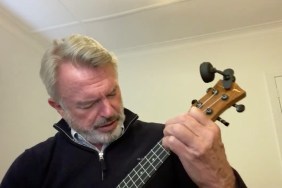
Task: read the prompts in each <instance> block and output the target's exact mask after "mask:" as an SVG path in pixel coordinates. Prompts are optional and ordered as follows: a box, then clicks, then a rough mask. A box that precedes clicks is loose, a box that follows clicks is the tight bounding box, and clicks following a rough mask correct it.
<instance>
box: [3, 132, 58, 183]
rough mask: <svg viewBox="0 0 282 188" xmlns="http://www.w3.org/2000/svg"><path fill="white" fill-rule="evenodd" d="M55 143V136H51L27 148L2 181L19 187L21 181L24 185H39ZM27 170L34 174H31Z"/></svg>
mask: <svg viewBox="0 0 282 188" xmlns="http://www.w3.org/2000/svg"><path fill="white" fill-rule="evenodd" d="M54 143H55V137H51V138H49V139H47V140H46V141H44V142H41V143H39V144H37V145H35V146H33V147H31V148H29V149H26V150H25V151H24V152H23V153H22V154H21V155H19V156H18V157H17V158H16V160H15V161H14V162H13V163H12V165H11V166H10V168H9V169H8V171H7V173H6V175H5V176H4V178H3V181H2V183H3V185H14V187H17V184H18V183H21V184H22V185H21V186H23V187H24V185H25V184H29V185H38V183H39V181H40V179H41V178H40V177H42V173H43V171H44V169H45V168H46V166H47V165H48V160H49V159H50V153H51V152H50V151H51V150H52V148H53V146H54ZM27 172H30V173H32V174H33V175H32V176H31V175H30V173H27ZM33 176H34V177H33ZM12 187H13V186H12Z"/></svg>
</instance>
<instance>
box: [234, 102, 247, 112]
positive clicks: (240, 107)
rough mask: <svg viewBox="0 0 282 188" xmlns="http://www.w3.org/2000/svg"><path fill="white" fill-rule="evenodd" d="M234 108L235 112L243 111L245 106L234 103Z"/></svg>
mask: <svg viewBox="0 0 282 188" xmlns="http://www.w3.org/2000/svg"><path fill="white" fill-rule="evenodd" d="M232 106H234V107H235V108H236V111H237V112H244V111H245V106H244V105H243V104H234V105H232Z"/></svg>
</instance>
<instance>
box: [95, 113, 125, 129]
mask: <svg viewBox="0 0 282 188" xmlns="http://www.w3.org/2000/svg"><path fill="white" fill-rule="evenodd" d="M120 119H121V115H114V116H111V117H106V118H100V119H99V120H97V122H95V124H94V128H99V127H103V126H105V125H107V124H110V123H112V122H114V121H119V120H120Z"/></svg>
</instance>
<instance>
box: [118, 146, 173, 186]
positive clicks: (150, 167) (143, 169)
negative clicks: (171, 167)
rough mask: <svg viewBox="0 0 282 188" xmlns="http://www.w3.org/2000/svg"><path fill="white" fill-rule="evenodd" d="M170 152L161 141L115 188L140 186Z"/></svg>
mask: <svg viewBox="0 0 282 188" xmlns="http://www.w3.org/2000/svg"><path fill="white" fill-rule="evenodd" d="M169 155H170V152H169V151H168V150H166V149H165V148H164V147H163V146H162V144H161V141H159V142H158V143H157V145H155V147H154V148H153V149H151V150H150V152H149V153H148V154H147V155H146V156H145V157H144V158H143V159H142V160H141V161H140V162H139V163H138V164H137V166H136V167H134V168H133V170H132V171H131V172H130V173H129V174H128V175H127V176H126V177H125V178H124V179H123V180H122V182H121V183H120V184H119V185H118V186H117V188H140V187H142V186H143V185H144V184H145V183H146V182H147V181H148V180H149V179H150V177H151V176H152V175H153V174H154V173H155V172H156V171H157V169H158V168H159V167H160V166H161V165H162V163H163V162H164V161H165V160H166V158H167V157H168V156H169Z"/></svg>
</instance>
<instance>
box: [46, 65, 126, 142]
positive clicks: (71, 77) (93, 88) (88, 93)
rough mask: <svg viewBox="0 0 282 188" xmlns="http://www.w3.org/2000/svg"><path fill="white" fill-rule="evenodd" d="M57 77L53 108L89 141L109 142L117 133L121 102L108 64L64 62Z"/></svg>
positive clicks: (112, 72)
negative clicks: (55, 106)
mask: <svg viewBox="0 0 282 188" xmlns="http://www.w3.org/2000/svg"><path fill="white" fill-rule="evenodd" d="M57 78H58V82H57V85H56V86H57V91H58V95H59V97H60V99H61V102H60V104H58V107H57V108H56V109H57V111H58V112H59V113H60V114H61V116H62V117H63V118H64V119H65V120H66V121H67V122H68V124H69V125H70V126H71V127H72V128H73V129H74V130H76V131H77V132H78V133H80V134H81V135H82V136H84V137H85V138H86V140H88V141H89V142H91V143H92V144H104V143H109V142H111V141H113V140H115V139H116V138H117V137H118V136H120V134H121V125H122V123H123V121H124V114H123V105H122V99H121V92H120V88H119V85H118V80H117V75H116V72H115V69H114V68H113V67H112V66H111V65H103V66H101V67H97V68H90V67H86V66H81V65H79V66H74V65H72V64H71V63H63V64H61V65H60V67H59V70H58V74H57ZM49 103H50V102H49ZM52 106H53V105H52ZM53 107H54V106H53Z"/></svg>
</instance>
